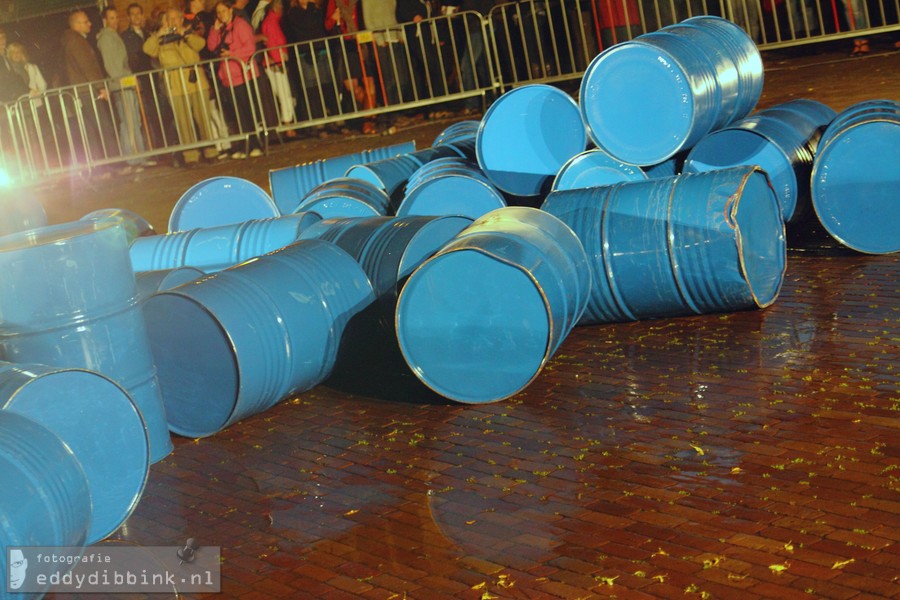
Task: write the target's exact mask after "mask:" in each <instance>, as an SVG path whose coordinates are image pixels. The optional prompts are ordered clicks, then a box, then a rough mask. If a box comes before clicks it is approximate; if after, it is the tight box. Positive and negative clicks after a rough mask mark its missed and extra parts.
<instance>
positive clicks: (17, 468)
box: [0, 410, 91, 598]
mask: <svg viewBox="0 0 900 600" xmlns="http://www.w3.org/2000/svg"><path fill="white" fill-rule="evenodd" d="M0 481H2V482H3V493H2V494H0V514H2V515H3V518H2V519H0V555H2V556H3V560H0V581H3V597H4V598H6V597H7V596H6V586H7V584H10V585H11V586H12V585H15V586H16V587H18V586H20V585H21V582H19V583H18V584H17V583H16V581H17V579H16V576H17V575H18V576H19V577H23V576H25V575H26V574H27V571H26V573H21V572H19V573H15V572H12V571H11V570H10V571H9V572H8V566H9V561H8V560H7V557H8V554H7V550H8V548H9V547H11V546H84V545H85V544H87V536H88V531H89V529H90V521H91V492H90V489H89V486H88V481H87V477H86V476H85V474H84V470H83V469H82V468H81V463H79V462H78V459H77V458H76V457H75V455H74V454H73V453H72V450H71V449H70V448H69V447H67V446H66V444H65V442H63V441H62V440H61V439H59V436H57V435H56V434H55V433H53V432H52V431H50V429H48V428H47V427H45V426H43V425H41V424H39V423H36V422H35V421H34V420H32V419H29V418H28V417H25V416H22V415H20V414H17V413H14V412H12V411H8V410H0ZM40 595H41V594H38V596H40ZM22 596H25V597H27V596H26V595H24V594H23V595H22ZM13 597H15V594H13Z"/></svg>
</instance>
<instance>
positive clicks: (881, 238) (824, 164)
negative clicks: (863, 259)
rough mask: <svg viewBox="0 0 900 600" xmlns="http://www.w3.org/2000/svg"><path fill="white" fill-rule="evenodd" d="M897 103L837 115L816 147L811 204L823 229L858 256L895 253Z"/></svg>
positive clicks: (899, 179) (899, 211) (899, 234)
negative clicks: (858, 253)
mask: <svg viewBox="0 0 900 600" xmlns="http://www.w3.org/2000/svg"><path fill="white" fill-rule="evenodd" d="M898 190H900V103H898V102H895V101H893V100H870V101H867V102H861V103H859V104H855V105H853V106H851V107H849V108H847V109H846V110H844V111H842V112H841V113H840V114H839V115H838V116H837V117H835V119H834V120H833V121H832V122H831V124H830V125H829V126H828V128H827V129H826V130H825V133H823V134H822V139H821V140H820V141H819V147H818V154H817V155H816V160H815V163H814V165H813V172H812V202H813V208H814V209H815V211H816V215H817V216H818V217H819V221H820V222H821V223H822V226H823V227H824V228H825V230H826V231H828V233H829V234H831V236H832V237H834V238H835V239H836V240H838V241H839V242H841V243H842V244H844V245H845V246H847V247H849V248H852V249H854V250H856V251H858V252H865V253H868V254H890V253H892V252H897V251H900V193H898Z"/></svg>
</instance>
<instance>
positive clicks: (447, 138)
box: [431, 119, 481, 147]
mask: <svg viewBox="0 0 900 600" xmlns="http://www.w3.org/2000/svg"><path fill="white" fill-rule="evenodd" d="M480 125H481V121H475V120H473V119H467V120H465V121H457V122H456V123H453V124H452V125H448V126H447V127H446V128H445V129H444V130H443V131H442V132H440V133H439V134H438V135H437V137H436V138H434V141H433V142H431V146H432V147H434V146H444V145H446V144H453V143H456V142H459V141H462V140H467V139H469V138H474V137H475V136H476V135H478V127H479V126H480Z"/></svg>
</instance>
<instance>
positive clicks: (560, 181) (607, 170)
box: [550, 148, 647, 191]
mask: <svg viewBox="0 0 900 600" xmlns="http://www.w3.org/2000/svg"><path fill="white" fill-rule="evenodd" d="M644 179H647V174H646V173H644V171H643V170H642V169H641V168H640V167H638V166H637V165H630V164H628V163H623V162H622V161H620V160H617V159H615V158H613V157H612V156H610V155H609V154H607V153H606V152H604V151H603V150H601V149H599V148H594V149H593V150H588V151H586V152H582V153H581V154H577V155H575V156H573V157H572V158H570V159H569V161H568V162H567V163H566V164H564V165H563V166H562V168H560V170H559V173H557V174H556V178H555V179H554V180H553V186H552V187H551V188H550V189H551V191H556V190H573V189H578V188H590V187H600V186H604V185H613V184H615V183H619V182H621V181H642V180H644Z"/></svg>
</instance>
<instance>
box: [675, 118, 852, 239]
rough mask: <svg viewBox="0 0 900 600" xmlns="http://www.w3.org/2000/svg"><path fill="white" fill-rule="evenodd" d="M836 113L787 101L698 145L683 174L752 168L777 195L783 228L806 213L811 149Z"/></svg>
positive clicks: (709, 137) (711, 135)
mask: <svg viewBox="0 0 900 600" xmlns="http://www.w3.org/2000/svg"><path fill="white" fill-rule="evenodd" d="M836 114H837V113H835V112H834V111H833V110H831V109H830V108H828V107H827V106H825V105H824V104H821V103H819V102H815V101H811V100H792V101H790V102H786V103H784V104H779V105H778V106H775V107H772V108H771V109H766V110H761V111H759V112H758V113H756V114H754V115H751V116H749V117H746V118H744V119H741V120H739V121H737V122H735V123H732V124H731V125H729V126H727V127H725V128H724V129H720V130H719V131H714V132H713V133H711V134H709V135H707V136H706V137H704V138H703V139H702V140H700V141H699V142H698V143H697V145H696V146H694V147H693V148H692V149H691V151H690V153H689V154H688V156H687V159H686V161H685V163H684V172H685V173H700V172H703V171H711V170H716V169H724V168H728V167H736V166H739V165H757V166H759V167H760V168H762V170H763V171H765V172H766V174H767V175H768V176H769V180H770V181H771V182H772V187H773V188H774V189H775V192H776V193H777V194H778V201H779V204H780V206H781V213H782V217H783V219H784V221H785V223H788V222H792V221H794V220H795V217H796V216H801V215H803V214H804V213H805V212H808V211H805V210H803V209H802V207H803V206H807V207H808V205H809V195H810V189H809V178H810V172H811V171H812V164H813V158H814V155H815V148H816V144H817V142H818V139H819V135H820V134H821V130H824V128H825V127H826V126H827V125H828V123H830V122H831V120H832V119H833V118H834V116H835V115H836ZM798 205H800V207H799V208H798Z"/></svg>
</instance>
